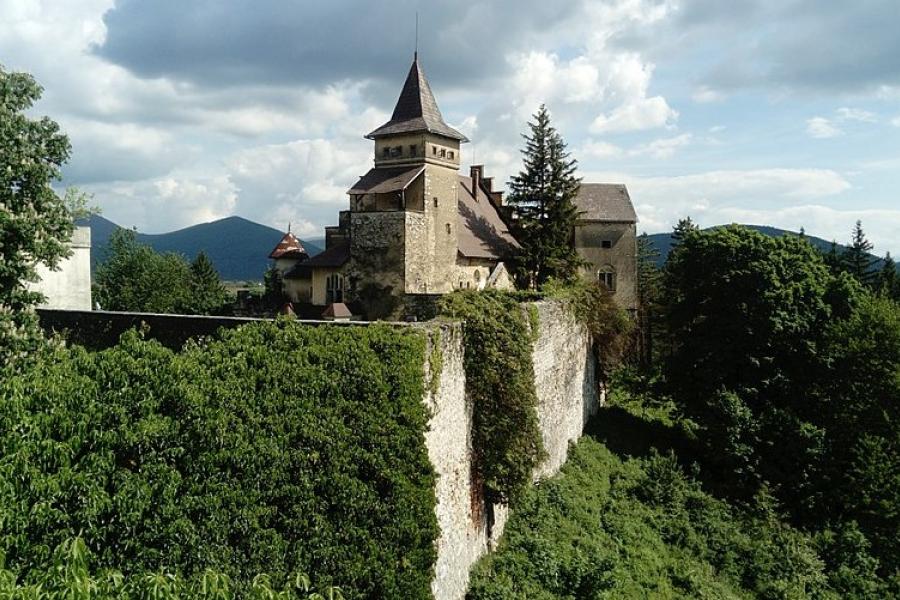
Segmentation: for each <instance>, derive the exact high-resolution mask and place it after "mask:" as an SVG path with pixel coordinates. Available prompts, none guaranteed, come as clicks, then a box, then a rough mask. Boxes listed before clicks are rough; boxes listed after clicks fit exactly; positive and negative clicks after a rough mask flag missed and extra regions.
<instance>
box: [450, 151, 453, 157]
mask: <svg viewBox="0 0 900 600" xmlns="http://www.w3.org/2000/svg"><path fill="white" fill-rule="evenodd" d="M450 158H453V150H451V151H450Z"/></svg>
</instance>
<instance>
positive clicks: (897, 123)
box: [891, 117, 900, 127]
mask: <svg viewBox="0 0 900 600" xmlns="http://www.w3.org/2000/svg"><path fill="white" fill-rule="evenodd" d="M891 125H893V126H894V127H900V117H894V118H893V119H891Z"/></svg>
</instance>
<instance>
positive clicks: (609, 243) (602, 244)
mask: <svg viewBox="0 0 900 600" xmlns="http://www.w3.org/2000/svg"><path fill="white" fill-rule="evenodd" d="M600 247H601V248H612V240H603V241H601V242H600Z"/></svg>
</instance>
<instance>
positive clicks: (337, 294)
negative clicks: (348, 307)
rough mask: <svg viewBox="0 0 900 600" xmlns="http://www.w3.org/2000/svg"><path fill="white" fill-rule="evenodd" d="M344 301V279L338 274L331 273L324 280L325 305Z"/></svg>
mask: <svg viewBox="0 0 900 600" xmlns="http://www.w3.org/2000/svg"><path fill="white" fill-rule="evenodd" d="M343 301H344V277H343V276H342V275H341V274H340V273H332V274H331V275H329V276H328V277H326V278H325V303H326V304H331V303H332V302H343Z"/></svg>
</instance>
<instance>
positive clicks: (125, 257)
mask: <svg viewBox="0 0 900 600" xmlns="http://www.w3.org/2000/svg"><path fill="white" fill-rule="evenodd" d="M93 279H94V289H93V295H94V299H95V300H96V301H97V302H98V303H99V304H100V307H101V308H103V309H104V310H121V311H133V312H150V313H178V314H188V315H191V314H198V315H208V314H215V313H217V312H221V311H222V309H223V306H224V304H225V302H226V300H227V293H226V291H225V288H224V287H223V286H222V282H221V281H220V280H219V274H218V273H217V272H216V270H215V268H214V267H213V265H212V263H211V262H210V261H209V258H208V257H207V256H206V254H205V253H203V252H201V253H199V254H198V255H197V257H196V258H195V259H194V261H193V263H188V262H187V260H185V259H184V257H183V256H181V255H180V254H174V253H171V252H167V253H162V254H161V253H159V252H156V251H155V250H154V249H153V248H151V247H150V246H148V245H146V244H141V243H139V242H138V241H137V236H136V234H135V232H134V231H133V230H129V229H117V230H116V231H115V232H113V234H112V235H111V236H110V238H109V241H108V242H107V246H106V248H105V252H104V257H103V262H102V263H100V265H98V267H97V272H96V273H95V275H94V278H93Z"/></svg>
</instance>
